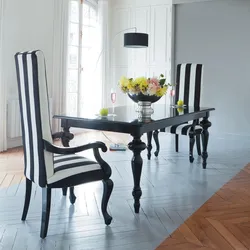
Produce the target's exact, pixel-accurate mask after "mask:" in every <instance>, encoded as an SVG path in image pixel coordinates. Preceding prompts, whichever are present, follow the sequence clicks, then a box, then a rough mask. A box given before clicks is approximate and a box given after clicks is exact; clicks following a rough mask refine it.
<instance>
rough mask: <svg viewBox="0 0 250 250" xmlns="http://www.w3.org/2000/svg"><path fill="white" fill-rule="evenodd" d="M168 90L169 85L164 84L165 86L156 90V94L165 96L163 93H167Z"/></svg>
mask: <svg viewBox="0 0 250 250" xmlns="http://www.w3.org/2000/svg"><path fill="white" fill-rule="evenodd" d="M167 90H168V88H167V86H164V87H162V88H159V89H158V90H157V91H156V93H155V95H156V96H163V95H165V94H166V92H167Z"/></svg>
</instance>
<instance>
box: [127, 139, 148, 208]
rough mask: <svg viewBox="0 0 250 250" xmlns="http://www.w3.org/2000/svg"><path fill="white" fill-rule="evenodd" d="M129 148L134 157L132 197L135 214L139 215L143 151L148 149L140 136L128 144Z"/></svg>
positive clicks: (132, 162)
mask: <svg viewBox="0 0 250 250" xmlns="http://www.w3.org/2000/svg"><path fill="white" fill-rule="evenodd" d="M128 148H129V149H130V150H132V151H133V157H132V160H131V166H132V172H133V178H134V188H133V192H132V195H133V197H134V209H135V213H139V210H140V197H141V195H142V191H141V187H140V180H141V170H142V158H141V151H143V150H144V149H145V148H146V144H145V143H144V142H142V141H141V139H140V136H138V137H134V139H133V141H132V142H130V143H129V144H128Z"/></svg>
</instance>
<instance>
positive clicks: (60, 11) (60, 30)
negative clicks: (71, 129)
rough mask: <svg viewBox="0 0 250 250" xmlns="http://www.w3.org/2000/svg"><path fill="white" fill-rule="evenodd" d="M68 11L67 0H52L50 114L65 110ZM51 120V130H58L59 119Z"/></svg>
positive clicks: (60, 112)
mask: <svg viewBox="0 0 250 250" xmlns="http://www.w3.org/2000/svg"><path fill="white" fill-rule="evenodd" d="M68 12H69V0H55V1H54V44H53V84H52V88H51V89H52V93H51V95H52V105H51V106H52V107H51V108H52V114H62V113H64V112H65V105H66V103H65V94H66V62H67V43H68V17H69V13H68ZM52 121H53V122H52V130H53V132H57V131H60V129H61V127H60V123H59V121H58V120H57V119H53V120H52Z"/></svg>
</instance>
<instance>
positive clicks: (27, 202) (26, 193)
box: [22, 178, 32, 220]
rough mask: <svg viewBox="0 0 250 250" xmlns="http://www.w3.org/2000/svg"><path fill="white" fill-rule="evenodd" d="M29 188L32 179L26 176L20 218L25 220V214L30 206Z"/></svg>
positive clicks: (30, 188)
mask: <svg viewBox="0 0 250 250" xmlns="http://www.w3.org/2000/svg"><path fill="white" fill-rule="evenodd" d="M31 190H32V181H31V180H29V179H28V178H26V191H25V201H24V207H23V214H22V220H26V216H27V213H28V210H29V206H30V196H31Z"/></svg>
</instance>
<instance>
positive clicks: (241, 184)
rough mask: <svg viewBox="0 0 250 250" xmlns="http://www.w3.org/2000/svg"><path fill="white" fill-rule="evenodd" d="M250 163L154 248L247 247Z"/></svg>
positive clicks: (249, 244) (249, 227)
mask: <svg viewBox="0 0 250 250" xmlns="http://www.w3.org/2000/svg"><path fill="white" fill-rule="evenodd" d="M249 248H250V164H249V165H248V166H246V167H245V169H243V170H242V171H241V172H240V173H239V174H237V175H236V176H235V177H234V178H233V179H232V180H231V181H229V182H228V183H227V184H225V185H224V186H223V187H222V188H221V189H220V190H219V191H218V192H216V193H215V194H214V195H213V196H212V197H211V198H210V199H209V200H208V201H207V202H206V203H205V204H204V205H203V206H202V207H201V208H200V209H198V210H197V211H196V212H195V213H194V214H193V215H192V216H191V217H189V218H188V219H187V220H186V221H185V223H183V224H182V225H181V226H180V227H179V228H178V229H177V230H176V231H174V232H173V234H171V235H170V236H169V237H168V238H167V239H166V240H165V241H164V242H163V243H162V244H161V245H160V246H159V247H158V248H157V249H158V250H164V249H171V250H177V249H197V250H198V249H204V250H205V249H207V250H208V249H239V250H240V249H242V250H243V249H249Z"/></svg>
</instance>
